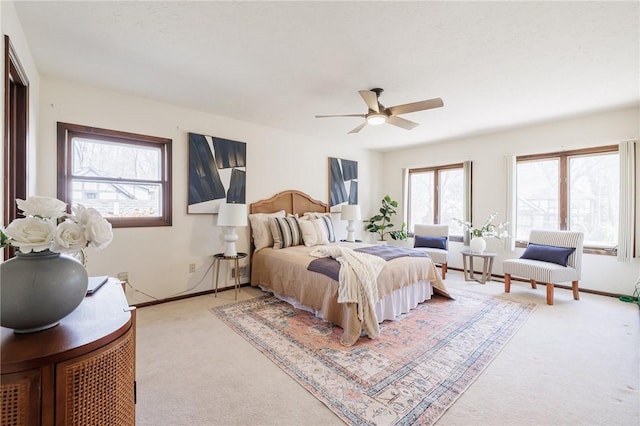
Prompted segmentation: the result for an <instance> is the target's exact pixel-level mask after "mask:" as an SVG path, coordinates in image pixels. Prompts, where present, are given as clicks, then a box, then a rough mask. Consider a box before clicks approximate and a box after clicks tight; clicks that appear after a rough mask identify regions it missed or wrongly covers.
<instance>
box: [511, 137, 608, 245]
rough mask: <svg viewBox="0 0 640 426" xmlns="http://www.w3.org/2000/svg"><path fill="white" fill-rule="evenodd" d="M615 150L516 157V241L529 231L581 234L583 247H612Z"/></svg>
mask: <svg viewBox="0 0 640 426" xmlns="http://www.w3.org/2000/svg"><path fill="white" fill-rule="evenodd" d="M619 161H620V160H619V155H618V147H617V146H607V147H601V148H590V149H584V150H576V151H567V152H562V153H553V154H541V155H531V156H522V157H518V158H517V177H516V182H517V183H516V186H517V190H516V191H517V196H516V199H517V202H516V238H517V240H518V241H521V242H522V241H526V240H527V239H528V238H529V232H530V231H531V230H532V229H549V230H557V229H560V230H572V231H582V232H583V233H584V236H585V248H588V249H595V250H594V252H598V249H601V250H604V249H607V250H610V252H612V250H611V249H613V248H615V247H616V246H617V244H618V212H619V198H620V181H619V179H620V178H619V176H620V172H619V170H620V165H619V164H620V162H619Z"/></svg>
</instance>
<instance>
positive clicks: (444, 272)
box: [442, 263, 447, 280]
mask: <svg viewBox="0 0 640 426" xmlns="http://www.w3.org/2000/svg"><path fill="white" fill-rule="evenodd" d="M445 275H447V264H446V263H443V264H442V279H443V280H444V277H445Z"/></svg>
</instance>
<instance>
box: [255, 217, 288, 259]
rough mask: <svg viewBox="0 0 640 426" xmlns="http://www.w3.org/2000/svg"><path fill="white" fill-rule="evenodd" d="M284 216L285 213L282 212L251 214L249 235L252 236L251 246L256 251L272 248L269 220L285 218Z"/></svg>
mask: <svg viewBox="0 0 640 426" xmlns="http://www.w3.org/2000/svg"><path fill="white" fill-rule="evenodd" d="M285 215H286V212H285V211H284V210H280V211H279V212H275V213H253V214H250V215H249V222H251V235H252V236H253V245H254V246H255V250H256V251H258V250H260V249H263V248H265V247H271V246H273V236H272V235H271V230H270V229H269V218H270V217H285Z"/></svg>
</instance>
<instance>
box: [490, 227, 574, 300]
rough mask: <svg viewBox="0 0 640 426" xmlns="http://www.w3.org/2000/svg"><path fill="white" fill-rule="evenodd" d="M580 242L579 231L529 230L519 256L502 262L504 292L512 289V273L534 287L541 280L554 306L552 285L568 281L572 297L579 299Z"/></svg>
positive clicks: (548, 298)
mask: <svg viewBox="0 0 640 426" xmlns="http://www.w3.org/2000/svg"><path fill="white" fill-rule="evenodd" d="M583 244H584V234H583V233H582V232H574V231H542V230H532V231H531V233H530V235H529V245H528V246H527V248H526V249H525V251H524V253H522V256H521V257H520V258H519V259H509V260H505V261H504V262H502V268H503V271H504V291H505V292H506V293H509V292H510V291H511V276H512V275H513V276H517V277H521V278H526V279H528V280H529V282H530V283H531V288H534V289H535V288H537V286H536V284H537V283H538V282H540V283H544V284H546V287H547V304H548V305H553V288H554V287H553V286H554V284H558V283H562V282H569V281H570V282H571V288H572V290H573V298H574V299H575V300H579V299H580V295H579V293H578V281H579V280H580V275H581V269H582V247H583Z"/></svg>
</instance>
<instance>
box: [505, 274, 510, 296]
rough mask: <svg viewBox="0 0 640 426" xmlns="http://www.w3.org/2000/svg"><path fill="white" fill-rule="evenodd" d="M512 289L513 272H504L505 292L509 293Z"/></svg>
mask: <svg viewBox="0 0 640 426" xmlns="http://www.w3.org/2000/svg"><path fill="white" fill-rule="evenodd" d="M510 291H511V274H504V292H505V293H509V292H510Z"/></svg>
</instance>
